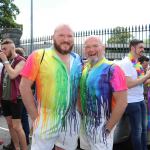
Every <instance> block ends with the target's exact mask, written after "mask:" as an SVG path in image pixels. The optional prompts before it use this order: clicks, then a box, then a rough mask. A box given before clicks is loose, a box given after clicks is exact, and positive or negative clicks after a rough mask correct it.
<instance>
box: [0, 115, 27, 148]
mask: <svg viewBox="0 0 150 150" xmlns="http://www.w3.org/2000/svg"><path fill="white" fill-rule="evenodd" d="M0 139H2V140H3V141H4V145H7V144H9V143H10V135H9V130H8V126H7V123H6V121H5V118H4V117H3V116H0ZM0 150H3V146H2V145H0ZM28 150H30V145H29V146H28Z"/></svg>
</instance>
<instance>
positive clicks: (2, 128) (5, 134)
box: [0, 116, 10, 150]
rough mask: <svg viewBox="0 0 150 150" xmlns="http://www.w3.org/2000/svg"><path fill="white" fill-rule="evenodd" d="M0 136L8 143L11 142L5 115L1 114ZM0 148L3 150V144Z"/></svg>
mask: <svg viewBox="0 0 150 150" xmlns="http://www.w3.org/2000/svg"><path fill="white" fill-rule="evenodd" d="M0 138H1V139H2V140H3V141H4V144H6V145H7V144H8V143H9V142H10V135H9V130H8V127H7V124H6V121H5V119H4V117H3V116H0ZM0 150H2V145H0Z"/></svg>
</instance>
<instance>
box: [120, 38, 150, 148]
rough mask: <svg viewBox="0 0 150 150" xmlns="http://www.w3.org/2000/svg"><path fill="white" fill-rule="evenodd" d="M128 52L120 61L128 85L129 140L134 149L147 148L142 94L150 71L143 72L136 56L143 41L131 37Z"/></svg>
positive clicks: (139, 52) (141, 53) (142, 45)
mask: <svg viewBox="0 0 150 150" xmlns="http://www.w3.org/2000/svg"><path fill="white" fill-rule="evenodd" d="M129 48H130V52H129V54H128V56H127V57H125V58H124V59H123V60H122V61H121V68H122V69H123V71H124V73H125V76H126V80H127V86H128V106H127V108H126V111H125V113H126V114H127V115H128V116H129V121H130V125H131V140H132V146H133V149H134V150H147V144H146V140H147V139H146V138H147V137H146V134H147V129H146V106H145V101H144V96H143V83H144V82H145V81H146V80H147V79H148V78H150V71H147V72H146V74H144V69H143V68H142V66H141V64H140V62H139V61H138V58H139V57H141V56H142V55H143V52H144V43H143V41H141V40H137V39H133V40H132V41H131V42H130V45H129Z"/></svg>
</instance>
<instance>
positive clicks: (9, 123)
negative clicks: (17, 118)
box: [5, 116, 20, 150]
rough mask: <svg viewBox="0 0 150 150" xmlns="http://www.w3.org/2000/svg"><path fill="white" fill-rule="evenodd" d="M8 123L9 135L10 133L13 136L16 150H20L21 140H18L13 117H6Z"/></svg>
mask: <svg viewBox="0 0 150 150" xmlns="http://www.w3.org/2000/svg"><path fill="white" fill-rule="evenodd" d="M5 119H6V121H7V125H8V128H9V133H10V136H11V139H12V141H13V143H14V146H15V149H16V150H17V149H19V147H20V146H19V140H18V136H17V133H16V131H15V129H14V128H13V124H12V117H11V116H7V117H5Z"/></svg>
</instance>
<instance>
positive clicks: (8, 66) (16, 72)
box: [4, 60, 25, 79]
mask: <svg viewBox="0 0 150 150" xmlns="http://www.w3.org/2000/svg"><path fill="white" fill-rule="evenodd" d="M4 65H5V69H6V71H7V73H8V75H9V77H10V79H15V78H16V77H17V76H18V75H19V74H20V72H21V71H22V69H23V67H24V65H25V61H24V60H22V61H20V62H19V63H18V64H17V65H16V66H15V68H14V69H13V68H12V67H11V64H4Z"/></svg>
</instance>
